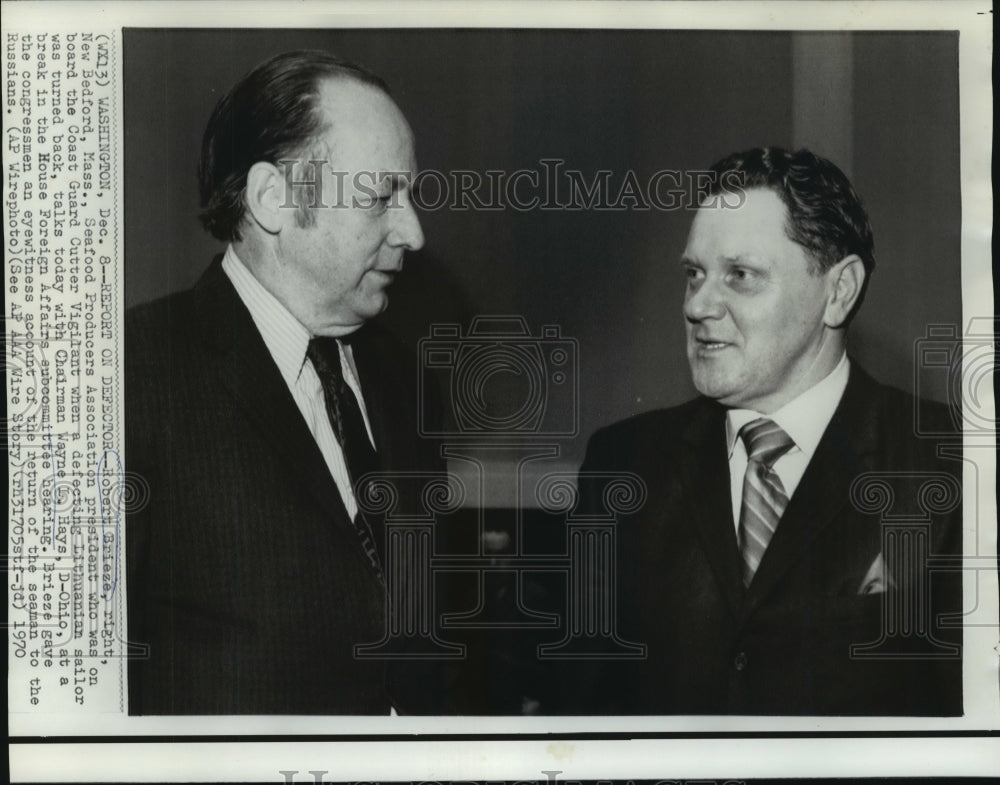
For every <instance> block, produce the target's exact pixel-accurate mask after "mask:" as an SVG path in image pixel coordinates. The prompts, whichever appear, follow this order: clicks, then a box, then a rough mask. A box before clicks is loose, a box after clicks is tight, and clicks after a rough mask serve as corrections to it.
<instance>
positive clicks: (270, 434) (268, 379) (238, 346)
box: [195, 258, 347, 520]
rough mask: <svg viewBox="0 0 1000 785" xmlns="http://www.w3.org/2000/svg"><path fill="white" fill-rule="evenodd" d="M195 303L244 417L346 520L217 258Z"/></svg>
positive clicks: (288, 394) (278, 375) (298, 414)
mask: <svg viewBox="0 0 1000 785" xmlns="http://www.w3.org/2000/svg"><path fill="white" fill-rule="evenodd" d="M195 309H196V311H197V314H198V316H199V317H200V322H199V323H200V324H204V325H206V326H207V327H206V331H205V336H204V337H205V340H206V341H207V342H208V343H209V344H211V345H212V346H213V348H214V350H215V353H216V355H217V358H218V359H217V363H216V367H217V369H218V373H219V379H220V381H221V383H222V384H223V385H224V386H225V388H226V389H227V390H228V391H229V392H230V393H231V395H232V396H233V399H234V403H235V404H236V405H237V406H238V407H239V408H240V410H241V412H242V414H243V415H244V416H245V417H246V421H247V423H248V424H250V426H251V427H253V428H255V429H256V430H258V431H259V432H260V434H261V436H262V437H263V440H264V441H265V442H266V443H267V444H268V445H269V446H270V447H271V448H272V449H273V450H274V451H275V452H276V453H278V455H279V457H280V460H281V465H284V466H287V467H288V469H289V473H290V474H291V475H292V476H295V477H298V478H300V479H301V480H302V481H303V482H304V484H305V485H306V487H307V488H308V490H309V491H310V493H311V494H312V495H313V496H314V497H315V499H316V500H317V501H318V502H319V503H320V504H321V505H322V506H323V507H324V508H325V509H326V510H327V512H328V513H330V514H331V515H335V516H338V517H340V518H341V519H343V520H346V519H347V510H346V509H345V507H344V504H343V500H342V499H341V498H340V493H339V491H338V489H337V485H336V483H335V482H334V480H333V478H332V477H331V476H330V472H329V469H328V468H327V466H326V462H325V461H324V459H323V454H322V453H321V452H320V449H319V447H318V446H317V445H316V441H315V439H313V436H312V434H311V433H310V431H309V428H308V426H307V425H306V423H305V420H304V419H303V418H302V413H301V412H300V411H299V408H298V406H297V405H296V404H295V400H294V399H293V398H292V394H291V392H290V391H289V389H288V386H287V385H286V384H285V380H284V379H283V378H282V376H281V373H280V372H279V371H278V367H277V366H276V365H275V363H274V360H273V359H272V358H271V355H270V353H269V352H268V350H267V346H266V345H265V344H264V340H263V338H261V336H260V333H259V332H258V330H257V327H256V325H255V324H254V323H253V319H252V318H251V316H250V312H249V311H248V310H247V308H246V306H245V305H244V304H243V302H242V301H241V300H240V298H239V295H237V294H236V290H235V289H233V286H232V284H231V283H230V281H229V278H228V276H226V274H225V272H224V271H223V270H222V265H221V261H220V258H216V259H215V261H214V262H213V263H212V266H211V267H210V268H209V269H208V271H207V272H206V273H205V275H204V276H202V278H201V280H200V281H199V282H198V284H197V286H196V287H195Z"/></svg>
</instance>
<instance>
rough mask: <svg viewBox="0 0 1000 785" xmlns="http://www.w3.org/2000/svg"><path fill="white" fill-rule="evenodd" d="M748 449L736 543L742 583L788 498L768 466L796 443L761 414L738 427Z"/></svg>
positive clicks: (754, 567) (764, 547) (750, 574)
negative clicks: (740, 559)
mask: <svg viewBox="0 0 1000 785" xmlns="http://www.w3.org/2000/svg"><path fill="white" fill-rule="evenodd" d="M740 438H741V439H743V443H744V444H745V445H746V448H747V471H746V474H745V475H744V477H743V504H742V506H741V507H740V530H739V546H740V554H741V555H742V557H743V585H744V586H749V585H750V581H752V580H753V576H754V573H756V572H757V567H759V566H760V561H761V559H763V558H764V551H765V550H767V545H768V543H769V542H770V541H771V537H772V536H773V535H774V530H775V529H777V528H778V521H779V520H781V514H782V513H783V512H784V511H785V507H786V506H788V497H787V496H786V495H785V489H784V488H783V487H782V485H781V480H780V479H779V478H778V475H777V474H775V473H774V472H773V471H772V470H771V467H772V466H773V465H774V462H775V461H777V460H778V459H779V458H780V457H781V456H782V455H784V454H785V453H786V452H788V451H789V450H790V449H791V448H792V447H794V446H795V442H793V441H792V439H791V437H790V436H789V435H788V434H787V433H785V432H784V431H783V430H781V428H780V427H779V426H778V425H777V424H775V423H774V422H772V421H771V420H768V419H767V418H766V417H761V418H759V419H756V420H754V421H753V422H749V423H747V424H746V425H744V426H743V428H741V429H740Z"/></svg>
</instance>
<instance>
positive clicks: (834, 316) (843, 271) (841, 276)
mask: <svg viewBox="0 0 1000 785" xmlns="http://www.w3.org/2000/svg"><path fill="white" fill-rule="evenodd" d="M866 275H867V273H866V272H865V265H864V262H862V261H861V257H860V256H858V255H857V254H851V255H850V256H845V257H844V258H843V259H841V260H840V261H839V262H837V263H836V264H835V265H834V266H833V267H831V268H830V269H829V270H827V271H826V278H827V281H828V283H829V290H828V294H827V302H826V311H825V312H824V314H823V323H824V324H826V326H827V327H831V328H834V329H836V328H838V327H843V326H844V322H846V321H847V317H848V315H850V313H851V310H852V309H853V308H854V304H855V303H856V302H857V301H858V298H859V297H860V296H861V290H862V289H863V288H864V285H865V276H866Z"/></svg>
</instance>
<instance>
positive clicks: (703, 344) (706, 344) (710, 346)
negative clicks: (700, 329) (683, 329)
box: [695, 338, 730, 352]
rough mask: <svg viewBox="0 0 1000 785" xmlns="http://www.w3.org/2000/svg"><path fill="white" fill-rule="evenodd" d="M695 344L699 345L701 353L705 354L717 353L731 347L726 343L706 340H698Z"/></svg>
mask: <svg viewBox="0 0 1000 785" xmlns="http://www.w3.org/2000/svg"><path fill="white" fill-rule="evenodd" d="M695 343H697V344H698V349H699V351H704V352H717V351H721V350H722V349H725V348H726V347H727V346H730V344H729V343H727V342H725V341H713V340H709V339H706V338H696V339H695Z"/></svg>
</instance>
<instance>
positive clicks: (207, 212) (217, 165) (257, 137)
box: [198, 50, 389, 241]
mask: <svg viewBox="0 0 1000 785" xmlns="http://www.w3.org/2000/svg"><path fill="white" fill-rule="evenodd" d="M326 78H345V79H353V80H355V81H357V82H361V83H363V84H367V85H371V86H373V87H377V88H378V89H380V90H382V91H383V92H385V93H386V94H388V93H389V88H388V86H387V85H386V84H385V82H383V81H382V79H380V78H379V77H378V76H376V75H375V74H373V73H372V72H371V71H369V70H367V69H366V68H363V67H362V66H360V65H356V64H354V63H351V62H348V61H347V60H343V59H341V58H339V57H336V56H334V55H332V54H330V53H329V52H324V51H321V50H299V51H293V52H285V53H283V54H279V55H275V56H274V57H272V58H270V59H268V60H265V61H264V62H263V63H261V64H260V65H258V66H257V67H256V68H254V69H253V70H252V71H250V73H248V74H247V75H246V76H244V77H243V78H242V79H241V80H240V81H239V82H237V83H236V85H235V86H234V87H233V88H232V89H231V90H230V91H229V92H228V93H227V94H226V95H225V96H224V97H223V98H222V100H220V101H219V103H218V105H216V107H215V111H214V112H212V117H211V118H210V119H209V121H208V126H207V127H206V128H205V135H204V137H203V138H202V143H201V161H200V163H199V166H198V184H199V189H200V195H201V214H200V218H201V222H202V225H203V226H204V227H205V228H206V229H207V230H208V231H209V232H211V233H212V235H213V236H215V237H216V238H218V239H219V240H223V241H233V240H239V239H240V223H241V222H242V221H243V217H244V215H245V213H246V200H245V191H246V184H247V173H248V172H249V171H250V167H252V166H253V165H254V164H255V163H257V162H259V161H266V162H268V163H272V164H276V163H277V162H278V161H281V160H288V159H293V158H295V157H297V156H302V155H303V154H304V153H306V152H307V151H309V150H310V148H312V147H313V146H314V145H315V144H316V142H317V140H318V138H319V136H320V135H321V134H322V132H323V131H324V129H325V125H326V123H325V118H324V117H323V115H322V112H321V111H319V109H318V108H317V98H318V96H319V90H320V85H321V83H322V81H323V80H324V79H326Z"/></svg>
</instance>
